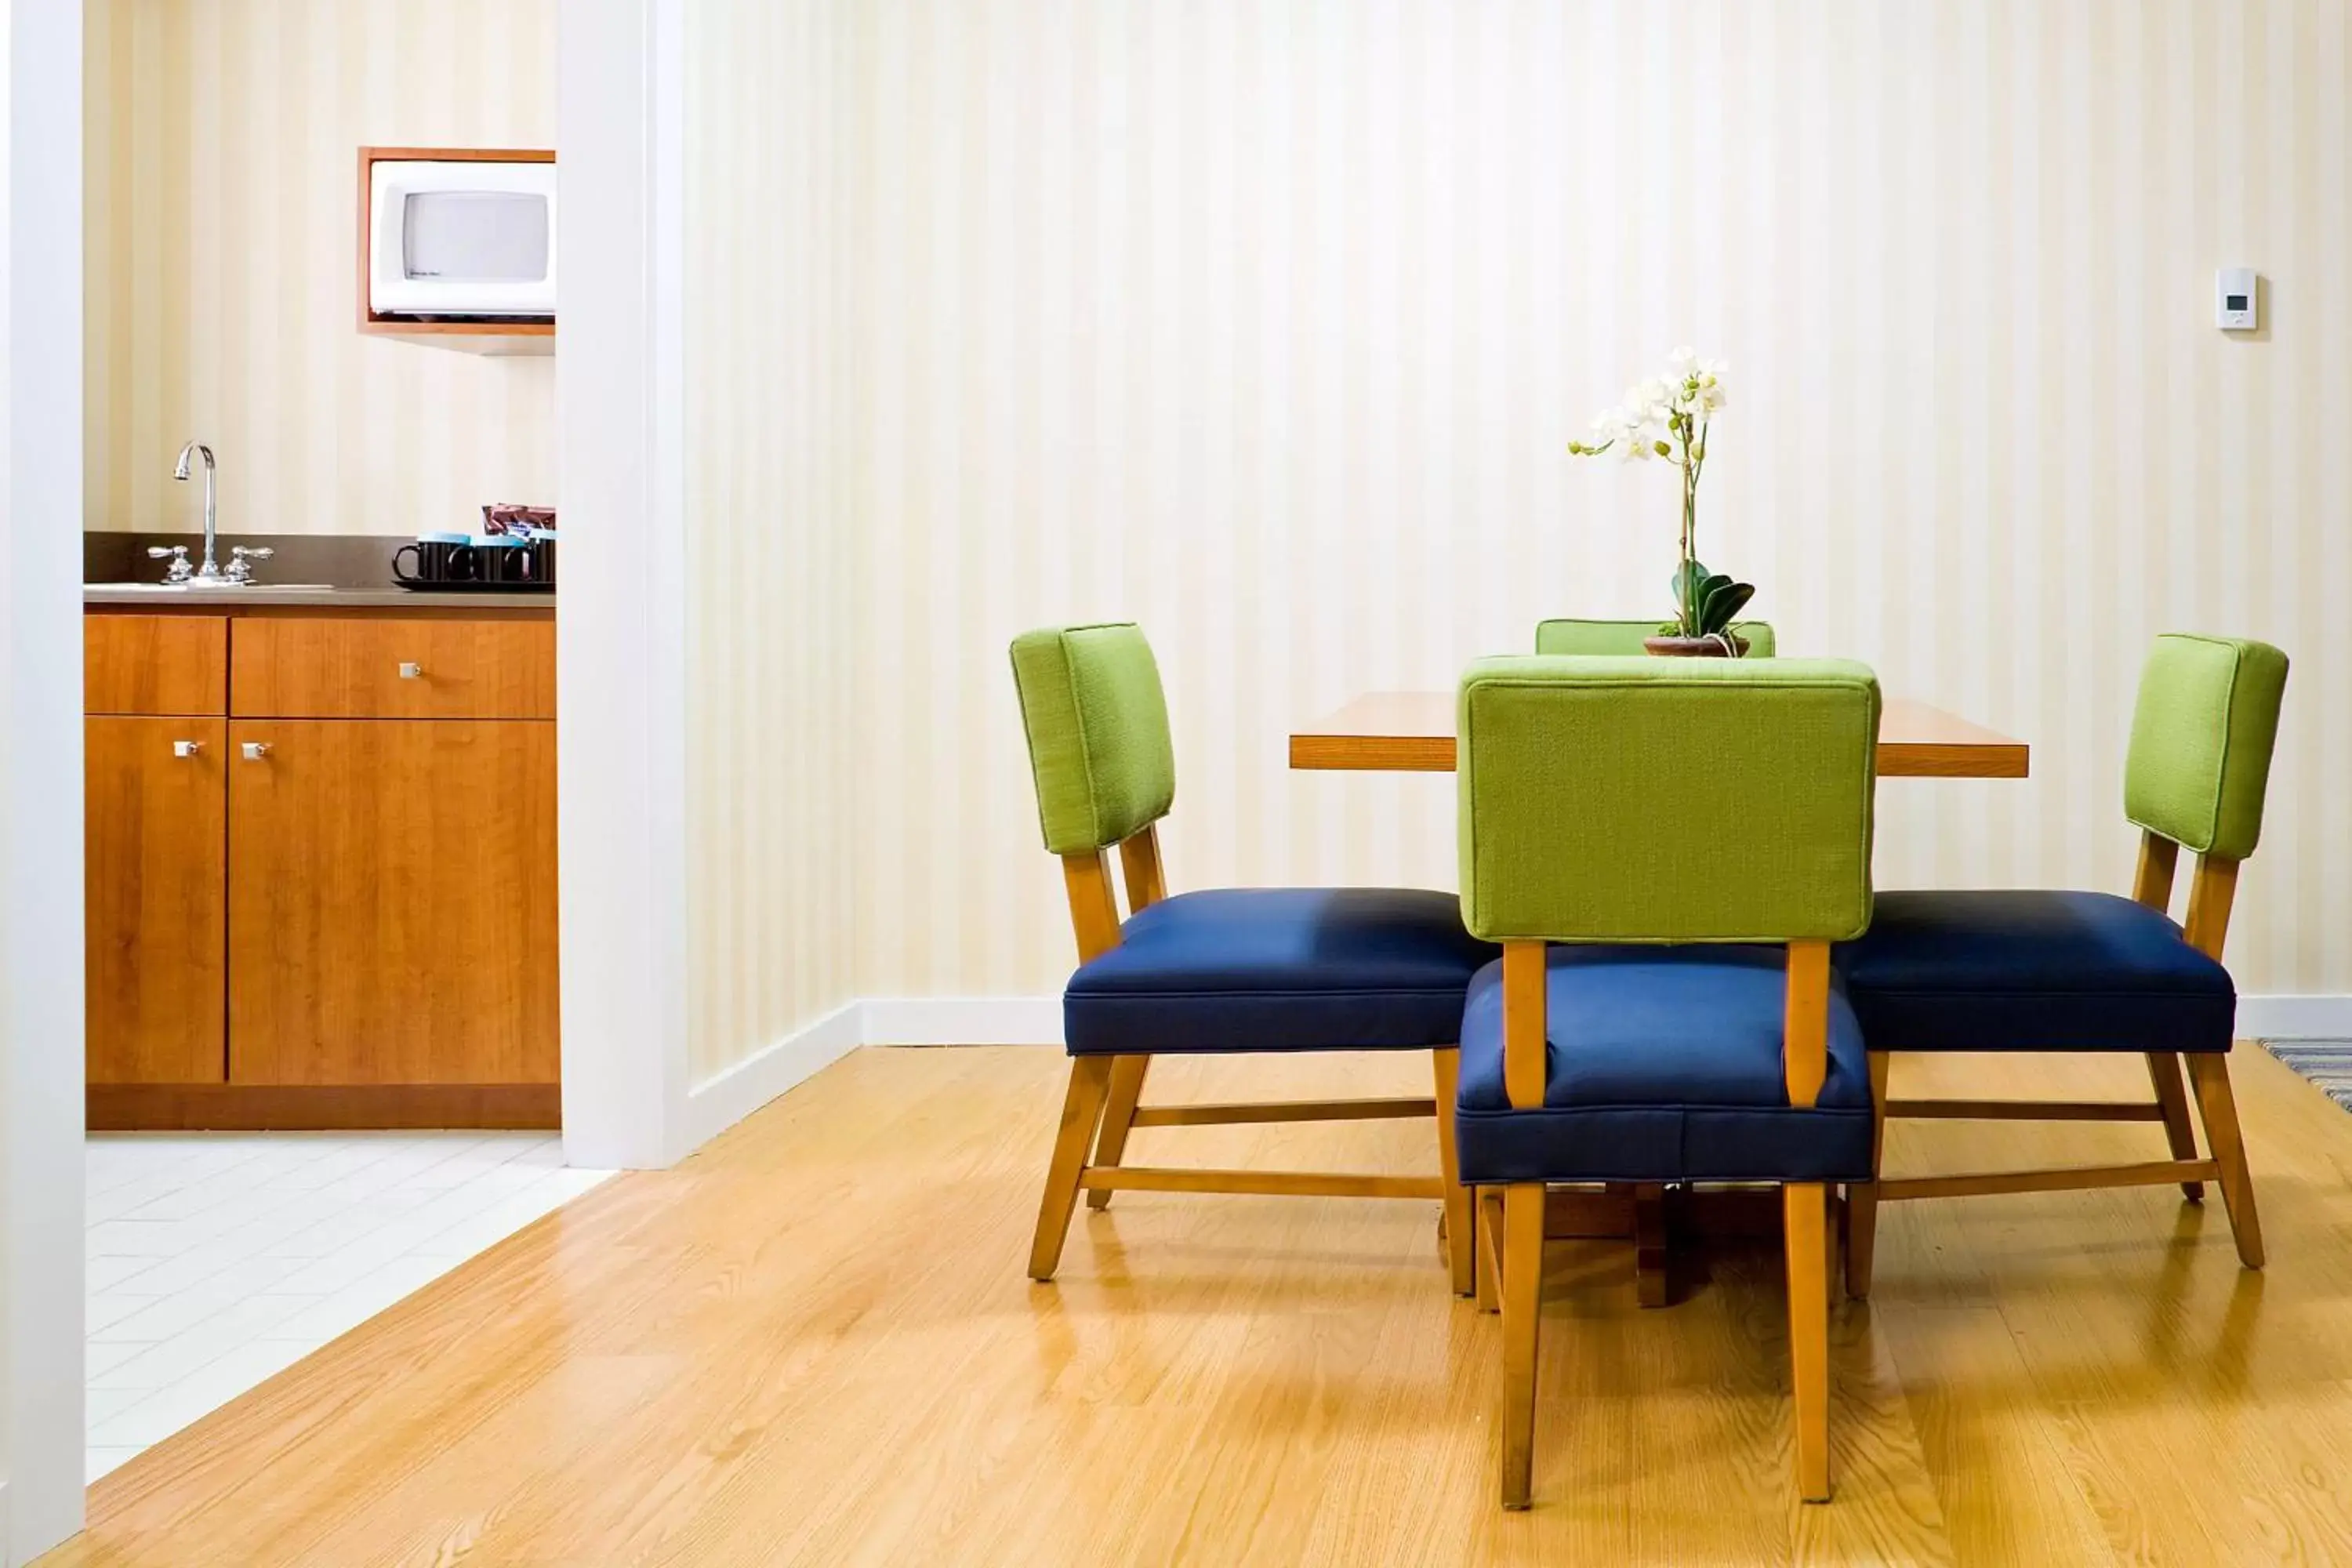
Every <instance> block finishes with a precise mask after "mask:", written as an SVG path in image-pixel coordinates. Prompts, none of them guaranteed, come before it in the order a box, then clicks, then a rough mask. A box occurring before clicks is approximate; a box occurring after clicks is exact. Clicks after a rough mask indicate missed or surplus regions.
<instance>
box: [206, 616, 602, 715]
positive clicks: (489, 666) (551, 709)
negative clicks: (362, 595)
mask: <svg viewBox="0 0 2352 1568" xmlns="http://www.w3.org/2000/svg"><path fill="white" fill-rule="evenodd" d="M229 701H230V711H231V712H232V713H234V714H236V716H237V717H239V718H251V719H552V718H554V717H555V623H554V622H552V621H457V620H425V619H417V620H407V619H381V620H361V619H336V618H333V617H329V616H320V617H310V616H303V617H299V618H288V619H283V620H281V619H278V618H275V617H272V618H269V619H263V618H260V617H253V618H248V619H240V620H239V621H238V622H237V624H236V631H235V634H234V636H233V637H231V639H230V645H229Z"/></svg>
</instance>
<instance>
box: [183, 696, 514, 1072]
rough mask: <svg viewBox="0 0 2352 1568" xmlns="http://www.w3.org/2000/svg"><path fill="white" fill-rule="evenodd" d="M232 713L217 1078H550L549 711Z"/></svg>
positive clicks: (228, 768)
mask: <svg viewBox="0 0 2352 1568" xmlns="http://www.w3.org/2000/svg"><path fill="white" fill-rule="evenodd" d="M229 729H230V736H229V739H230V756H229V758H228V762H227V770H228V775H229V777H228V786H229V787H228V802H229V827H228V838H229V866H230V871H229V887H228V939H229V975H228V997H229V1005H228V1016H229V1041H230V1045H229V1080H230V1081H231V1082H232V1083H240V1084H389V1083H507V1084H520V1083H553V1082H555V1081H556V1080H557V1077H558V1074H557V1062H558V1058H557V1034H556V1027H557V1026H556V967H555V963H556V960H555V952H556V948H555V919H556V916H555V726H554V725H553V724H551V723H544V722H538V721H466V720H457V721H406V720H403V721H371V720H356V721H350V720H236V721H231V723H230V726H229Z"/></svg>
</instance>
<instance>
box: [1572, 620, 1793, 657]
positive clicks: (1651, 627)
mask: <svg viewBox="0 0 2352 1568" xmlns="http://www.w3.org/2000/svg"><path fill="white" fill-rule="evenodd" d="M1663 625H1664V622H1663V621H1659V620H1647V621H1580V620H1570V619H1556V620H1549V621H1538V622H1537V623H1536V652H1538V653H1539V654H1553V655H1566V654H1626V655H1632V654H1639V653H1643V651H1644V650H1643V647H1642V639H1643V638H1644V637H1656V636H1657V635H1658V628H1659V627H1660V626H1663ZM1731 632H1732V635H1733V636H1734V637H1746V638H1747V639H1748V658H1771V657H1772V655H1773V650H1774V648H1775V647H1777V646H1778V644H1777V642H1776V640H1775V638H1774V637H1773V636H1772V623H1771V622H1769V621H1734V622H1732V623H1731Z"/></svg>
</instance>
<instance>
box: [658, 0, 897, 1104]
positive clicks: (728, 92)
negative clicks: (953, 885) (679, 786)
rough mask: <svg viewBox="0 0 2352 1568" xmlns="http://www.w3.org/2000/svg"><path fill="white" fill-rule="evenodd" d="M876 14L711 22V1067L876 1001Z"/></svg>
mask: <svg viewBox="0 0 2352 1568" xmlns="http://www.w3.org/2000/svg"><path fill="white" fill-rule="evenodd" d="M855 7H856V0H689V4H688V6H687V8H686V59H687V73H686V96H685V108H686V115H687V120H686V168H687V178H686V183H685V220H686V288H685V297H686V367H687V375H686V387H687V392H686V409H685V416H686V428H687V433H688V435H687V464H686V476H685V478H686V498H685V499H686V519H687V524H686V526H687V549H688V557H689V561H688V564H689V571H688V582H689V584H690V586H689V590H688V593H689V603H688V621H689V632H688V672H687V673H688V703H689V712H688V752H687V769H688V775H687V790H688V796H687V798H688V800H689V801H691V802H693V803H694V810H693V812H692V814H691V816H690V819H689V821H688V856H689V862H688V910H689V919H690V922H691V929H690V931H689V932H688V938H689V960H688V963H689V974H688V990H689V1003H688V1006H689V1013H688V1062H689V1066H690V1068H691V1071H692V1073H693V1074H694V1076H695V1077H696V1078H698V1079H703V1078H708V1077H709V1075H710V1074H712V1073H714V1072H716V1071H718V1070H719V1069H720V1068H725V1067H727V1066H729V1065H730V1064H731V1063H733V1062H736V1061H739V1060H741V1059H742V1058H746V1057H749V1056H751V1055H752V1054H754V1053H755V1052H757V1051H758V1050H759V1049H760V1048H761V1047H765V1046H768V1045H771V1044H773V1043H775V1042H776V1041H778V1040H781V1039H783V1038H785V1037H788V1036H790V1035H792V1034H793V1033H795V1032H797V1031H798V1030H799V1029H800V1028H801V1027H803V1026H805V1025H806V1024H808V1023H809V1022H811V1021H813V1020H814V1018H816V1017H818V1016H822V1015H823V1014H824V1013H826V1012H828V1011H830V1010H831V1009H833V1008H834V1007H835V1006H838V1005H840V1004H842V1003H843V1002H845V1001H847V1000H848V999H849V998H850V996H851V995H852V994H853V992H852V989H851V987H852V984H853V981H854V978H855V968H856V945H855V944H856V906H857V902H858V900H859V898H860V897H861V893H862V889H861V885H860V882H859V876H860V864H861V858H862V855H863V845H862V844H861V842H860V839H859V830H860V829H861V828H862V827H863V826H865V824H866V821H867V817H866V813H865V811H864V809H863V806H862V804H861V799H862V796H861V792H862V791H863V790H864V789H865V788H866V781H864V780H863V779H862V778H861V776H860V774H859V771H858V766H857V764H858V763H859V760H860V757H859V750H858V747H857V744H856V735H857V733H858V731H859V730H860V727H861V722H862V721H861V718H860V715H859V714H858V713H857V712H856V710H855V709H854V708H853V706H852V701H851V700H852V697H853V684H852V683H853V678H854V677H853V672H854V670H855V669H856V664H857V661H858V659H859V658H860V657H861V655H862V653H863V649H862V647H861V646H860V643H859V634H858V628H857V619H856V608H857V605H858V600H859V590H858V584H859V582H860V580H861V577H862V574H863V573H864V571H865V567H866V556H865V554H864V549H863V546H864V541H863V537H862V533H861V531H860V529H859V526H858V519H859V513H858V510H857V508H858V505H859V502H860V500H861V494H860V489H859V486H858V483H857V476H858V468H857V465H856V422H855V421H856V412H857V409H856V402H855V395H854V394H855V381H854V378H853V372H854V368H855V360H854V357H853V356H854V351H855V349H856V327H857V322H858V316H857V311H856V294H855V292H854V289H853V285H854V282H855V270H854V263H855V261H856V256H855V252H854V249H853V244H852V242H853V239H854V237H855V233H854V226H853V224H852V221H851V219H852V215H853V213H854V211H855V202H856V190H857V188H858V183H859V179H860V170H859V166H858V161H857V157H856V145H857V142H856V138H857V134H858V131H857V119H856V99H855V97H854V89H855V86H856V78H855V76H854V73H853V63H854V62H853V56H852V52H851V51H852V47H853V46H854V43H855V40H856V32H855V29H854V28H853V27H852V26H850V20H849V19H850V18H851V17H852V16H853V15H854V13H855Z"/></svg>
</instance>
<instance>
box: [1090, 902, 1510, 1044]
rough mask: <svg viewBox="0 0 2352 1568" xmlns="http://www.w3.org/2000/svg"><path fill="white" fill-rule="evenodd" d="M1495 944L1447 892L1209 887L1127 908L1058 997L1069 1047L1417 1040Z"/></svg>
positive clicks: (1427, 1040) (1436, 1024) (1429, 1040)
mask: <svg viewBox="0 0 2352 1568" xmlns="http://www.w3.org/2000/svg"><path fill="white" fill-rule="evenodd" d="M1496 952H1497V949H1496V947H1495V946H1494V945H1493V944H1492V943H1490V942H1480V941H1479V940H1477V939H1476V938H1475V937H1474V936H1472V935H1471V934H1470V933H1469V932H1468V931H1465V930H1464V929H1463V927H1462V903H1461V900H1459V899H1457V898H1455V897H1454V895H1453V894H1452V893H1441V892H1432V891H1426V890H1423V889H1413V888H1218V889H1209V890H1206V891H1202V892H1197V893H1179V894H1178V895H1176V896H1175V897H1174V898H1171V899H1165V900H1161V901H1160V902H1159V903H1156V904H1153V905H1151V906H1150V907H1149V908H1147V909H1145V910H1141V911H1139V913H1137V914H1136V915H1135V916H1134V917H1133V918H1131V919H1130V920H1129V921H1128V922H1127V924H1126V926H1125V928H1124V929H1123V930H1122V931H1121V932H1120V934H1119V943H1118V946H1117V947H1115V948H1113V949H1111V950H1110V951H1109V952H1106V953H1104V954H1103V955H1102V956H1101V957H1099V958H1097V959H1096V960H1095V961H1094V962H1093V963H1088V964H1086V965H1084V966H1083V967H1081V968H1080V969H1079V970H1078V972H1077V973H1076V974H1074V975H1072V976H1071V977H1070V984H1069V986H1068V988H1067V990H1066V991H1065V992H1064V993H1063V996H1062V1025H1063V1032H1064V1037H1065V1038H1066V1041H1067V1042H1068V1045H1069V1048H1070V1054H1071V1055H1072V1056H1097V1055H1118V1054H1120V1053H1124V1052H1131V1051H1150V1052H1162V1051H1166V1052H1214V1053H1225V1052H1238V1051H1335V1050H1337V1051H1345V1050H1408V1049H1421V1050H1427V1049H1429V1048H1430V1047H1435V1046H1451V1045H1453V1044H1454V1042H1455V1039H1456V1037H1457V1036H1458V1035H1459V1033H1460V1031H1461V1028H1462V997H1463V993H1464V992H1465V990H1466V989H1467V988H1468V986H1469V984H1470V977H1471V976H1472V975H1473V974H1475V973H1477V972H1478V969H1479V966H1480V965H1482V964H1484V963H1486V962H1487V961H1488V960H1490V959H1492V958H1494V956H1495V954H1496Z"/></svg>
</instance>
